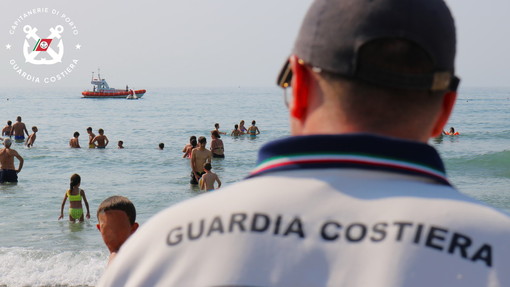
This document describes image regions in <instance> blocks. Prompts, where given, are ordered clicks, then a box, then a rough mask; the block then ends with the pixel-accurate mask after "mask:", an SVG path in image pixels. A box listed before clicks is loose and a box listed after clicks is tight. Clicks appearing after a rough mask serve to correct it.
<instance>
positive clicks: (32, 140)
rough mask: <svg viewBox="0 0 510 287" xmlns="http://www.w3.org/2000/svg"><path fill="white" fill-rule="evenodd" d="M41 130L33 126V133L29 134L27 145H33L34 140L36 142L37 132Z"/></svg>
mask: <svg viewBox="0 0 510 287" xmlns="http://www.w3.org/2000/svg"><path fill="white" fill-rule="evenodd" d="M38 131H39V130H38V129H37V127H36V126H33V127H32V132H33V133H32V134H31V135H29V136H28V138H27V142H26V143H25V145H26V146H27V147H32V146H33V145H34V142H35V139H36V137H37V136H36V133H37V132H38Z"/></svg>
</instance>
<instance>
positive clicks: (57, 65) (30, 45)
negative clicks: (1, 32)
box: [4, 8, 82, 84]
mask: <svg viewBox="0 0 510 287" xmlns="http://www.w3.org/2000/svg"><path fill="white" fill-rule="evenodd" d="M19 13H20V14H14V15H12V22H10V25H9V29H8V32H9V37H7V38H5V39H6V42H5V43H4V45H5V46H4V47H5V51H6V55H7V56H8V57H9V65H10V68H11V69H12V70H13V71H14V73H16V74H18V76H19V77H16V76H14V77H12V78H11V79H6V80H7V81H14V82H19V83H21V82H30V83H33V84H56V83H57V82H60V81H63V80H65V79H68V78H70V77H71V76H72V75H71V74H72V72H73V71H74V70H75V69H76V68H77V67H78V63H79V56H80V55H81V53H82V45H81V44H80V42H79V41H80V39H79V34H80V33H79V30H78V26H77V24H76V23H75V22H74V21H73V19H72V18H71V16H70V15H68V14H66V13H64V12H63V11H60V10H59V9H51V8H34V9H29V10H25V11H19ZM64 42H65V45H64ZM64 47H65V49H64Z"/></svg>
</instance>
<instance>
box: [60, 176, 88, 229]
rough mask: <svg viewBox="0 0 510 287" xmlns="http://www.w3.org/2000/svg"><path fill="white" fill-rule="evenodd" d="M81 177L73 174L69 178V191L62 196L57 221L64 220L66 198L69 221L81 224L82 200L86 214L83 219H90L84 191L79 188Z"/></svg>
mask: <svg viewBox="0 0 510 287" xmlns="http://www.w3.org/2000/svg"><path fill="white" fill-rule="evenodd" d="M80 184H81V177H80V175H78V174H76V173H75V174H73V175H72V176H71V182H70V184H69V189H68V190H67V192H66V193H65V195H64V199H63V200H62V206H61V207H60V216H59V218H58V220H60V219H62V218H64V206H65V204H66V201H67V198H69V221H72V222H75V221H76V220H79V221H80V222H83V220H84V218H83V206H82V203H81V202H82V200H83V202H84V203H85V207H86V208H87V214H86V215H85V217H87V219H90V210H89V202H88V201H87V197H86V196H85V191H84V190H83V189H81V188H80Z"/></svg>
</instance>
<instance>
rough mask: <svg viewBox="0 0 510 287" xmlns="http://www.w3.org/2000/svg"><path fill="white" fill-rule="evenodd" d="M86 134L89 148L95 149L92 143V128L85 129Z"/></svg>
mask: <svg viewBox="0 0 510 287" xmlns="http://www.w3.org/2000/svg"><path fill="white" fill-rule="evenodd" d="M87 133H88V134H89V148H96V145H95V144H94V142H93V140H94V138H95V137H96V135H95V134H94V133H93V132H92V127H88V128H87Z"/></svg>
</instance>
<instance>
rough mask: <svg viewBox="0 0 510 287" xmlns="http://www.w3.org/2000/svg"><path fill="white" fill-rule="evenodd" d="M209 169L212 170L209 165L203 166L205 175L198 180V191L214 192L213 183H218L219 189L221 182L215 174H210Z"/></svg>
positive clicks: (207, 163)
mask: <svg viewBox="0 0 510 287" xmlns="http://www.w3.org/2000/svg"><path fill="white" fill-rule="evenodd" d="M211 169H212V166H211V163H209V162H206V163H205V164H204V171H205V174H204V175H202V177H201V178H200V181H199V185H200V189H201V190H207V191H212V190H214V182H217V183H218V188H220V187H221V180H220V178H219V177H218V175H217V174H215V173H214V172H212V171H211Z"/></svg>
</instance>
